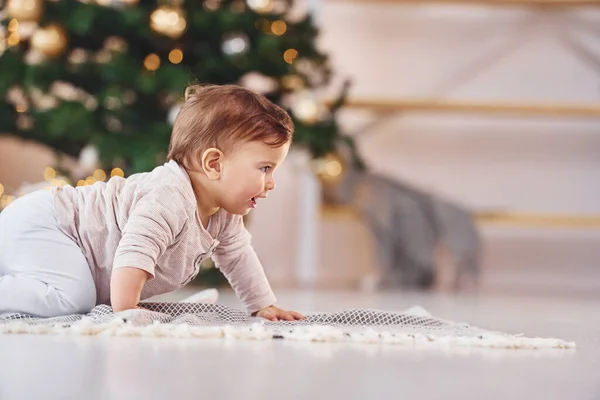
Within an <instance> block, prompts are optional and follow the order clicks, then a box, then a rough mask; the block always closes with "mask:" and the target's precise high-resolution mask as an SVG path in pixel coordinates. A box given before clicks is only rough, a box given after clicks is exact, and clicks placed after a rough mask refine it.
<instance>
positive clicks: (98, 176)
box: [92, 169, 106, 182]
mask: <svg viewBox="0 0 600 400" xmlns="http://www.w3.org/2000/svg"><path fill="white" fill-rule="evenodd" d="M92 176H93V178H94V179H95V180H96V181H102V182H103V181H104V180H105V179H106V172H104V171H102V170H101V169H97V170H95V171H94V174H93V175H92Z"/></svg>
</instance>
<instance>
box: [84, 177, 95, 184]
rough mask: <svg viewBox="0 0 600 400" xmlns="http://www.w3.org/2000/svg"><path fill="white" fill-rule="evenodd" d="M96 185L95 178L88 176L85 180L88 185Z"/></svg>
mask: <svg viewBox="0 0 600 400" xmlns="http://www.w3.org/2000/svg"><path fill="white" fill-rule="evenodd" d="M94 183H96V180H95V179H94V178H93V177H91V176H88V177H87V178H85V184H86V185H93V184H94Z"/></svg>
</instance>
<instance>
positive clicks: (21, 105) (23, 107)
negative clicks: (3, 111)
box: [15, 103, 29, 113]
mask: <svg viewBox="0 0 600 400" xmlns="http://www.w3.org/2000/svg"><path fill="white" fill-rule="evenodd" d="M28 108H29V107H27V104H25V103H19V104H17V105H16V106H15V110H17V112H20V113H22V112H25V111H27V109H28Z"/></svg>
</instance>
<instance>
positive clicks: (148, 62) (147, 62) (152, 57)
mask: <svg viewBox="0 0 600 400" xmlns="http://www.w3.org/2000/svg"><path fill="white" fill-rule="evenodd" d="M144 67H145V68H146V69H147V70H148V71H156V70H157V69H158V67H160V58H159V57H158V56H157V55H156V54H154V53H152V54H149V55H148V56H146V58H145V59H144Z"/></svg>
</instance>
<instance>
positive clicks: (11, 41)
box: [6, 32, 21, 46]
mask: <svg viewBox="0 0 600 400" xmlns="http://www.w3.org/2000/svg"><path fill="white" fill-rule="evenodd" d="M20 41H21V36H19V34H18V33H17V32H12V33H11V34H10V35H8V39H6V42H7V43H8V45H9V46H16V45H18V44H19V42H20Z"/></svg>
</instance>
